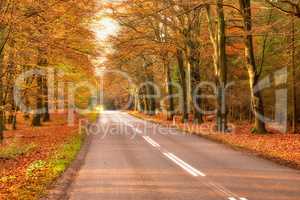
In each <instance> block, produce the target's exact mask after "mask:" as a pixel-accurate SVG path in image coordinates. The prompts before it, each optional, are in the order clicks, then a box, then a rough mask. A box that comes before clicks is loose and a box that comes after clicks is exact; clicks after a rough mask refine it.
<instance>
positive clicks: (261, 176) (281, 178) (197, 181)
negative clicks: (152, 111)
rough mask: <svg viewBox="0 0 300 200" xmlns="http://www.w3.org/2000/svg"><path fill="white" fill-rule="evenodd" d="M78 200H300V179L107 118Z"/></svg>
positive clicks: (77, 184)
mask: <svg viewBox="0 0 300 200" xmlns="http://www.w3.org/2000/svg"><path fill="white" fill-rule="evenodd" d="M91 130H92V134H93V136H92V142H91V144H90V147H89V151H88V153H87V156H86V160H85V163H84V165H83V166H82V168H81V170H80V171H79V172H78V175H77V177H76V179H75V180H74V182H73V183H72V184H71V186H70V188H69V190H68V191H67V193H68V198H69V199H72V200H81V199H82V200H94V199H95V200H96V199H97V200H133V199H135V200H219V199H220V200H299V199H300V173H299V171H297V170H292V169H289V168H286V167H283V166H279V165H277V164H275V163H273V162H270V161H267V160H264V159H261V158H258V157H256V156H253V155H249V154H246V153H242V152H238V151H234V150H232V149H230V148H228V147H225V146H224V145H221V144H217V143H214V142H211V141H208V140H206V139H202V138H200V137H198V136H195V135H185V134H183V133H181V132H179V131H176V130H174V129H172V128H165V127H162V126H159V125H157V124H154V123H150V122H145V121H143V120H141V119H137V118H135V117H132V116H130V115H128V114H126V113H122V112H117V111H116V112H108V111H107V112H104V113H103V114H102V115H101V118H100V119H99V121H98V123H97V126H96V125H95V126H94V127H93V128H92V129H91Z"/></svg>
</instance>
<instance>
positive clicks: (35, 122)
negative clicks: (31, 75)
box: [32, 75, 43, 126]
mask: <svg viewBox="0 0 300 200" xmlns="http://www.w3.org/2000/svg"><path fill="white" fill-rule="evenodd" d="M36 83H37V91H36V106H35V112H34V114H33V118H32V126H41V117H42V114H41V113H40V111H41V109H42V108H43V98H42V95H43V87H42V85H43V77H41V76H40V75H39V76H37V77H36Z"/></svg>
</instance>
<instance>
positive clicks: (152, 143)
mask: <svg viewBox="0 0 300 200" xmlns="http://www.w3.org/2000/svg"><path fill="white" fill-rule="evenodd" d="M143 138H144V140H146V141H147V142H148V143H149V144H151V145H152V146H154V147H160V145H159V144H157V143H156V142H155V141H154V140H152V139H151V138H150V137H148V136H143Z"/></svg>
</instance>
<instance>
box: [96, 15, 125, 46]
mask: <svg viewBox="0 0 300 200" xmlns="http://www.w3.org/2000/svg"><path fill="white" fill-rule="evenodd" d="M97 24H98V25H97V26H96V28H95V29H96V30H95V32H96V35H97V39H98V40H99V41H100V42H101V41H105V40H106V39H107V38H108V37H109V36H111V35H114V34H116V33H117V32H118V30H119V26H118V23H117V22H115V21H114V20H112V19H111V18H108V17H104V18H102V19H100V21H99V22H98V23H97Z"/></svg>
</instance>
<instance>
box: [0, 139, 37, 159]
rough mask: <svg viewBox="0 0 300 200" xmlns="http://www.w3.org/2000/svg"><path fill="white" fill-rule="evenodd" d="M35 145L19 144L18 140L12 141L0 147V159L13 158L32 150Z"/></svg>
mask: <svg viewBox="0 0 300 200" xmlns="http://www.w3.org/2000/svg"><path fill="white" fill-rule="evenodd" d="M36 147H37V145H36V144H34V143H31V144H20V143H19V142H16V141H14V142H12V143H11V144H9V145H7V146H6V147H4V148H1V149H0V159H15V158H16V157H18V156H21V155H25V154H27V153H29V152H31V151H33V150H34V149H35V148H36Z"/></svg>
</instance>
